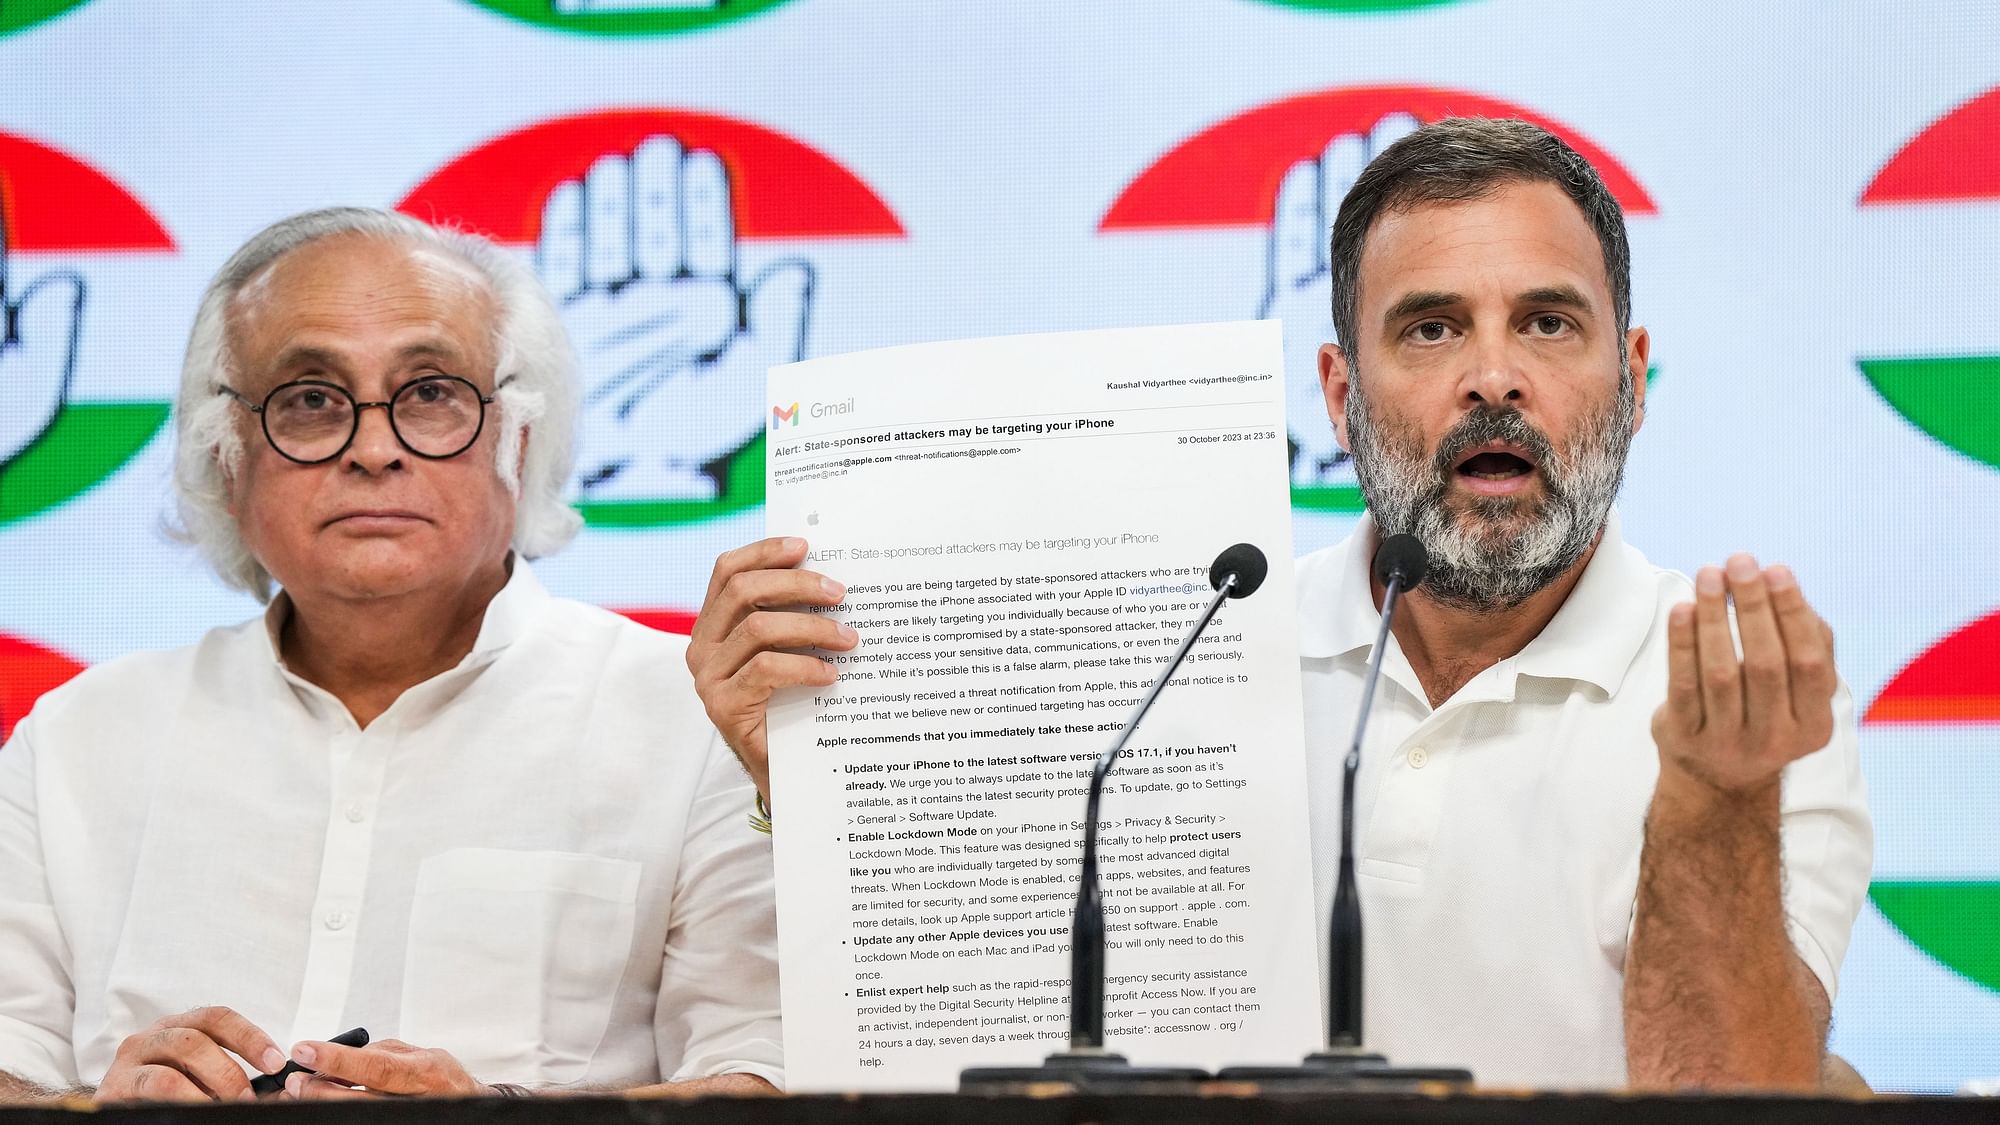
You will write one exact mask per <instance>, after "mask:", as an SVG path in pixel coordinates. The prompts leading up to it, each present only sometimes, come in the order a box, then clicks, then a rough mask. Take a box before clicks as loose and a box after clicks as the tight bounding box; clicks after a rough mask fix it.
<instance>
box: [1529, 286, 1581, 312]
mask: <svg viewBox="0 0 2000 1125" xmlns="http://www.w3.org/2000/svg"><path fill="white" fill-rule="evenodd" d="M1518 303H1519V304H1523V305H1560V306H1563V307H1565V308H1572V309H1575V310H1577V311H1578V312H1586V313H1587V312H1594V311H1596V310H1595V308H1594V306H1592V305H1591V303H1590V298H1588V297H1586V296H1584V295H1583V291H1582V290H1581V289H1578V288H1577V287H1576V286H1574V285H1544V286H1541V287H1540V288H1537V289H1530V290H1528V291H1527V292H1526V293H1523V294H1521V296H1520V298H1519V300H1518Z"/></svg>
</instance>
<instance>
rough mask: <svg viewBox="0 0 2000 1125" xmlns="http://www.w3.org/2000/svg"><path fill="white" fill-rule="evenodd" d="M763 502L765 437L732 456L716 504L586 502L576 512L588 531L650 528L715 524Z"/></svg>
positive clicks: (702, 502) (627, 501)
mask: <svg viewBox="0 0 2000 1125" xmlns="http://www.w3.org/2000/svg"><path fill="white" fill-rule="evenodd" d="M763 502H764V435H763V434H758V435H757V436H756V437H754V438H751V439H750V444H748V445H746V446H744V447H743V448H742V449H739V450H737V451H736V452H735V453H732V454H730V455H729V458H728V460H727V462H726V463H725V464H724V465H723V469H722V493H721V495H719V496H717V497H716V498H715V499H713V500H598V501H592V500H585V501H581V502H579V503H578V504H577V506H576V510H577V511H579V512H581V513H583V522H584V525H585V526H586V527H598V528H622V529H627V530H630V529H634V528H649V527H672V526H676V525H679V524H689V523H696V522H699V521H701V520H712V519H716V518H718V517H720V516H727V515H732V514H734V513H736V512H740V511H743V510H744V509H746V508H755V507H757V506H758V505H760V504H762V503H763Z"/></svg>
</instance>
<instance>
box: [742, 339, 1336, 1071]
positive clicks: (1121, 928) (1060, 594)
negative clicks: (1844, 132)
mask: <svg viewBox="0 0 2000 1125" xmlns="http://www.w3.org/2000/svg"><path fill="white" fill-rule="evenodd" d="M770 391H771V396H772V397H771V401H772V403H773V411H772V421H771V427H772V428H771V429H770V430H769V431H768V434H767V437H768V442H769V444H768V450H769V452H768V456H767V464H768V469H767V473H768V479H767V494H766V518H767V521H768V526H769V530H770V533H771V534H773V535H800V536H803V537H805V538H806V539H807V541H808V542H809V543H810V544H811V546H812V555H811V558H810V560H809V562H808V564H807V565H808V566H810V567H812V568H813V569H816V570H819V571H821V572H822V573H825V574H828V575H831V576H832V577H834V578H837V579H839V580H840V581H842V582H844V583H846V584H847V587H848V592H847V597H846V600H845V602H844V603H843V605H842V606H841V607H838V608H837V609H836V610H835V611H834V612H835V614H836V615H837V616H838V617H840V618H841V619H842V620H844V621H846V622H847V623H848V624H850V625H852V626H853V627H854V628H855V629H856V630H857V631H858V633H859V634H860V638H861V640H860V644H859V647H858V648H856V649H855V650H854V652H852V653H851V654H846V655H842V656H839V657H837V659H836V663H837V665H838V667H839V669H840V671H841V681H840V683H839V684H838V685H837V686H835V687H834V688H831V689H821V690H800V691H795V692H789V693H785V694H783V695H781V696H780V697H779V699H777V700H774V701H773V705H772V708H771V712H770V745H771V759H772V788H773V793H772V797H773V806H774V809H775V813H776V822H777V829H776V862H777V883H778V920H779V947H780V963H781V973H782V978H783V994H784V1016H785V1043H786V1056H787V1074H788V1079H789V1082H790V1084H791V1088H792V1089H794V1090H860V1089H877V1090H879V1089H899V1090H920V1089H949V1088H952V1087H953V1086H954V1085H955V1084H956V1081H957V1075H958V1072H959V1070H960V1069H961V1068H962V1067H965V1066H968V1065H1006V1064H1016V1063H1031V1062H1038V1061H1040V1059H1041V1058H1042V1057H1044V1056H1045V1055H1046V1054H1048V1053H1049V1052H1050V1051H1053V1050H1058V1049H1061V1048H1063V1047H1065V1046H1066V1045H1067V1041H1068V1010H1069V1009H1068V1005H1067V998H1068V992H1069V956H1068V951H1069V939H1070V917H1071V910H1072V906H1073V903H1074V901H1075V894H1076V880H1077V867H1078V858H1079V856H1080V854H1081V840H1082V835H1081V831H1082V825H1083V817H1084V798H1083V790H1084V785H1085V783H1086V781H1087V779H1088V777H1089V772H1090V767H1091V765H1092V763H1093V762H1094V760H1095V759H1096V757H1097V756H1098V754H1100V753H1101V752H1102V751H1103V750H1104V749H1105V748H1106V747H1107V746H1108V745H1110V742H1111V740H1112V738H1113V737H1114V736H1115V734H1116V731H1117V729H1118V728H1119V726H1120V725H1121V724H1122V723H1123V722H1124V721H1125V719H1126V718H1127V716H1128V715H1129V714H1130V713H1131V711H1132V709H1133V707H1134V706H1135V705H1136V703H1137V701H1138V699H1139V697H1140V695H1141V694H1142V693H1143V692H1144V690H1145V688H1146V687H1147V686H1148V685H1149V684H1150V683H1151V682H1152V680H1153V678H1154V676H1155V675H1156V674H1157V672H1158V669H1159V668H1160V667H1161V666H1162V665H1163V662H1164V661H1165V660H1166V659H1167V658H1168V657H1169V656H1170V655H1171V653H1172V652H1173V650H1174V648H1175V647H1176V645H1178V643H1179V641H1180V638H1181V635H1182V632H1183V630H1184V628H1185V627H1186V626H1187V625H1188V624H1189V623H1190V622H1192V620H1193V619H1194V618H1195V616H1196V615H1197V614H1198V613H1199V612H1200V610H1201V609H1202V608H1203V607H1204V606H1205V605H1206V602H1207V600H1208V598H1209V597H1210V596H1211V594H1212V591H1211V590H1210V587H1209V584H1208V580H1207V570H1208V567H1209V564H1210V563H1211V562H1212V561H1213V560H1214V558H1215V556H1216V554H1217V553H1218V552H1219V551H1221V550H1222V549H1223V548H1224V547H1227V546H1229V545H1230V544H1233V543H1238V542H1248V543H1253V544H1255V545H1256V546H1258V547H1259V548H1261V549H1262V550H1263V551H1264V553H1265V554H1266V556H1267V557H1268V558H1269V559H1270V560H1271V562H1272V564H1273V565H1272V567H1271V571H1270V576H1269V578H1268V579H1267V580H1266V581H1265V583H1264V585H1263V587H1262V588H1261V589H1260V590H1258V591H1257V592H1256V593H1255V594H1254V595H1253V596H1251V597H1249V598H1247V599H1244V600H1242V601H1237V602H1231V603H1229V604H1228V605H1226V606H1224V607H1223V610H1222V612H1221V614H1220V615H1219V616H1218V617H1217V619H1216V621H1215V622H1214V624H1213V625H1212V626H1211V628H1210V629H1209V631H1208V635H1207V636H1206V638H1205V639H1204V640H1203V642H1202V643H1201V644H1199V645H1198V646H1197V647H1196V649H1195V650H1194V652H1192V653H1190V655H1189V658H1188V661H1187V663H1186V664H1185V665H1183V667H1182V669H1181V671H1180V673H1179V674H1178V675H1177V676H1176V678H1175V680H1174V681H1173V682H1172V683H1171V684H1170V685H1169V686H1168V688H1167V690H1166V692H1165V693H1164V694H1163V695H1162V696H1161V698H1160V701H1159V703H1158V704H1157V705H1156V706H1155V707H1154V709H1153V711H1152V712H1151V714H1150V715H1149V716H1148V717H1147V719H1146V721H1145V723H1144V724H1143V725H1142V726H1141V727H1140V728H1139V731H1138V733H1137V735H1136V737H1134V739H1133V740H1132V742H1131V744H1130V748H1129V749H1128V750H1127V751H1126V754H1125V755H1124V756H1123V757H1122V758H1121V760H1120V763H1119V766H1118V769H1117V770H1116V771H1115V772H1114V773H1113V774H1112V776H1111V781H1110V784H1109V785H1108V787H1107V790H1106V795H1105V798H1104V804H1103V810H1102V816H1101V823H1102V825H1103V829H1102V831H1103V835H1102V837H1101V840H1100V849H1101V851H1100V854H1101V856H1102V862H1103V870H1104V890H1105V896H1106V926H1107V931H1108V942H1109V944H1110V947H1111V948H1110V951H1109V953H1108V955H1107V959H1106V961H1107V970H1106V977H1107V984H1106V994H1107V1008H1108V1013H1107V1018H1106V1021H1105V1026H1106V1040H1107V1046H1108V1047H1110V1048H1111V1049H1113V1050H1118V1051H1121V1052H1123V1053H1125V1054H1126V1055H1128V1056H1129V1057H1130V1058H1132V1060H1133V1061H1134V1062H1140V1063H1160V1064H1166V1063H1178V1064H1194V1065H1203V1066H1218V1065H1223V1064H1226V1063H1231V1062H1250V1061H1295V1060H1296V1059H1297V1057H1298V1056H1299V1055H1301V1054H1303V1053H1305V1052H1306V1051H1308V1050H1311V1049H1314V1048H1315V1047H1317V1046H1318V1045H1319V1040H1320V1027H1321V1024H1320V1019H1321V1016H1320V1010H1321V1009H1320V1003H1319V991H1320V990H1319V987H1318V982H1319V980H1320V976H1319V972H1318V969H1317V967H1316V965H1315V953H1314V949H1315V941H1314V934H1315V930H1314V922H1313V918H1312V916H1311V910H1312V901H1313V895H1312V881H1311V880H1312V876H1311V857H1310V852H1309V850H1308V840H1307V834H1308V829H1307V817H1306V805H1305V757H1304V742H1303V736H1302V733H1301V728H1302V720H1301V711H1300V703H1299V679H1298V665H1297V652H1298V641H1297V624H1296V619H1295V616H1294V608H1293V596H1292V568H1291V558H1292V550H1291V515H1290V510H1289V496H1288V492H1287V487H1288V483H1287V482H1288V478H1287V469H1286V461H1287V456H1286V445H1285V440H1286V439H1285V432H1286V431H1285V418H1284V378H1283V357H1282V350H1281V337H1280V331H1279V327H1278V324H1277V323H1276V322H1275V321H1264V322H1251V323H1238V324H1214V325H1196V326H1182V327H1172V328H1149V329H1121V330H1112V331H1098V332H1075V333H1063V334H1056V335H1041V336H1014V337H1004V338H998V339H988V340H968V341H960V342H953V343H941V344H925V345H916V346H910V347H901V348H890V349H884V350H880V351H873V352H864V353H857V354H851V355H843V356H834V357H830V358H826V359H815V360H810V361H807V362H804V363H797V364H791V365H788V366H784V367H777V368H773V369H772V370H771V373H770Z"/></svg>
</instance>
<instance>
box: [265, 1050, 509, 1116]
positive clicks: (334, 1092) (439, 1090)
mask: <svg viewBox="0 0 2000 1125" xmlns="http://www.w3.org/2000/svg"><path fill="white" fill-rule="evenodd" d="M292 1058H294V1059H296V1060H298V1064H299V1065H300V1066H303V1067H306V1068H308V1069H310V1070H312V1071H314V1072H315V1073H313V1074H294V1075H292V1076H291V1077H290V1078H288V1079H286V1080H285V1094H286V1096H288V1097H292V1098H296V1099H298V1100H300V1101H332V1100H337V1099H341V1098H374V1097H382V1096H384V1095H404V1096H407V1095H412V1094H425V1095H430V1096H433V1097H472V1096H475V1095H480V1094H491V1093H494V1092H495V1091H494V1089H493V1088H492V1087H491V1086H488V1085H486V1084H485V1083H484V1082H481V1081H479V1080H478V1079H476V1078H474V1077H472V1075H470V1074H467V1073H466V1072H465V1068H464V1067H463V1066H461V1065H459V1062H458V1060H457V1059H455V1058H453V1057H452V1056H451V1053H450V1052H449V1051H439V1050H432V1049H426V1048H422V1047H412V1046H410V1045H409V1044H408V1043H405V1042H402V1041H401V1040H398V1039H383V1040H380V1041H378V1042H375V1043H370V1044H369V1045H368V1046H366V1047H343V1046H341V1045H340V1044H338V1043H322V1042H319V1041H317V1040H308V1041H306V1042H304V1043H300V1044H298V1045H297V1046H295V1047H293V1048H292Z"/></svg>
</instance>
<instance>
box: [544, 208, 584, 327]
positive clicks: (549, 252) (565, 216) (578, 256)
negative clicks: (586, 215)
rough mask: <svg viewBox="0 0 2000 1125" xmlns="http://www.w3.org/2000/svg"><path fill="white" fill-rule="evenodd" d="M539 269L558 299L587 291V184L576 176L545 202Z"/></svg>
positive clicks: (563, 299)
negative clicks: (585, 274) (585, 289)
mask: <svg viewBox="0 0 2000 1125" xmlns="http://www.w3.org/2000/svg"><path fill="white" fill-rule="evenodd" d="M535 272H536V273H538V274H540V275H541V278H542V285H543V287H544V288H546V289H547V290H548V291H549V293H550V294H551V295H553V296H554V297H555V299H556V300H557V301H567V300H568V299H570V298H571V297H574V296H576V295H577V294H578V293H580V292H582V291H583V185H582V184H580V183H578V182H577V181H575V180H564V181H563V182H562V183H559V184H557V185H556V189H555V190H554V191H552V192H550V193H549V198H548V199H547V200H546V201H545V202H543V204H542V237H541V240H540V241H539V242H537V243H536V244H535Z"/></svg>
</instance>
